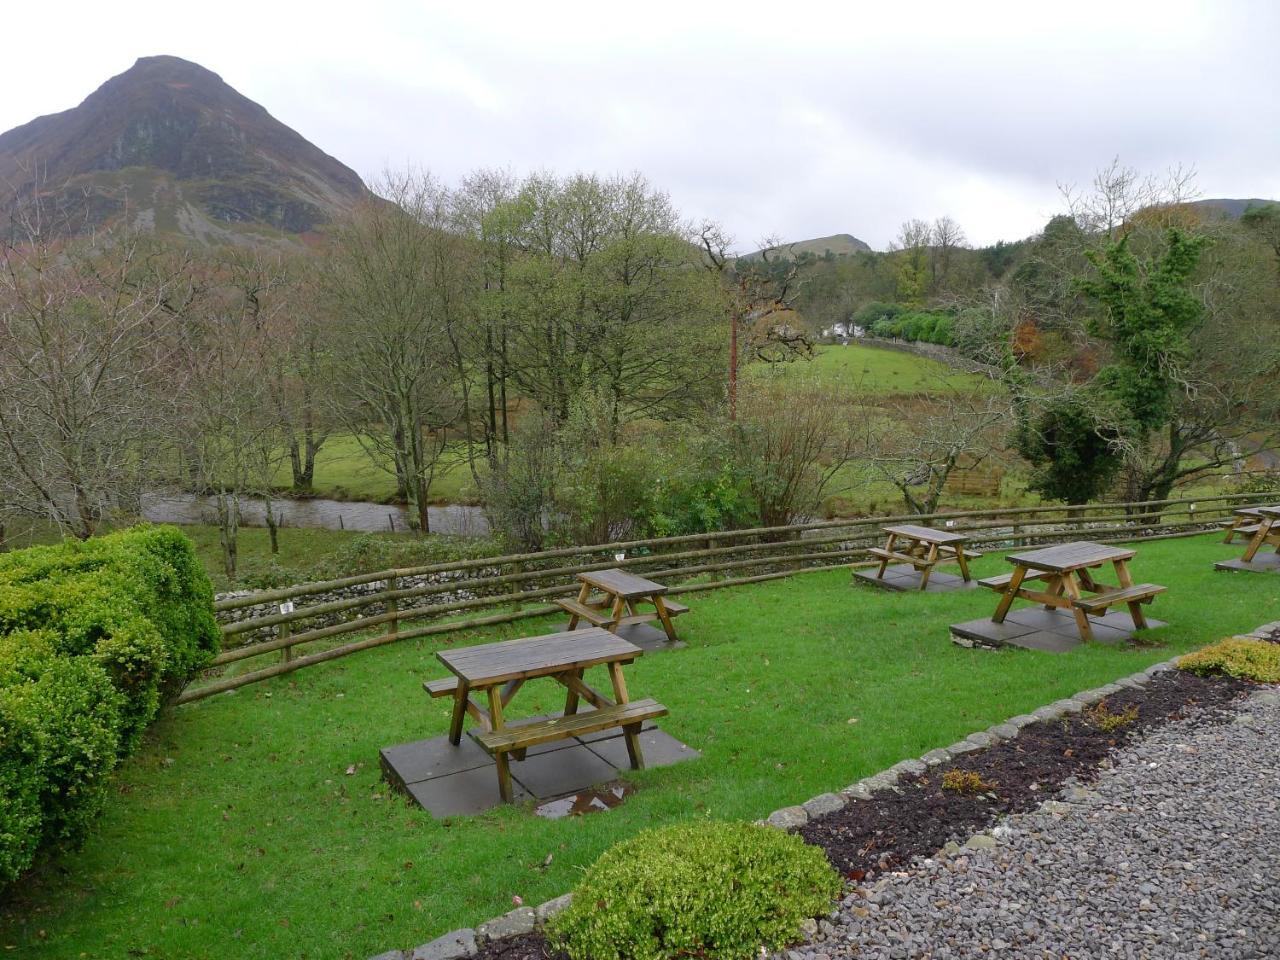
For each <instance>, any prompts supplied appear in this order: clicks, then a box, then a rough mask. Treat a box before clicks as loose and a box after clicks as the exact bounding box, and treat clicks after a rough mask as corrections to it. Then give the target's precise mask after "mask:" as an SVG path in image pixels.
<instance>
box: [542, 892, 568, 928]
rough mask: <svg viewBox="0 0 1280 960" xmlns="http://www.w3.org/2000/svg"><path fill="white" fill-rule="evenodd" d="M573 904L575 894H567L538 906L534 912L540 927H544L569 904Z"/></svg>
mask: <svg viewBox="0 0 1280 960" xmlns="http://www.w3.org/2000/svg"><path fill="white" fill-rule="evenodd" d="M571 903H573V894H572V893H565V894H561V895H560V896H558V897H556V898H555V899H554V900H548V901H547V902H546V903H541V904H539V905H538V908H537V910H535V911H534V914H535V916H536V919H537V921H538V926H540V927H541V926H544V925H545V924H546V922H547V921H548V920H550V919H551V918H552V917H554V916H555V915H556V914H557V913H559V912H560V911H561V910H564V909H565V908H566V907H568V906H569V904H571Z"/></svg>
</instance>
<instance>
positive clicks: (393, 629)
mask: <svg viewBox="0 0 1280 960" xmlns="http://www.w3.org/2000/svg"><path fill="white" fill-rule="evenodd" d="M399 583H400V578H399V577H397V576H396V575H395V574H394V573H393V574H392V575H391V576H389V577H387V592H388V593H395V591H396V587H397V586H398V585H399ZM387 613H389V614H391V619H390V620H388V621H387V633H389V634H394V633H399V632H400V616H399V614H400V601H399V600H397V599H396V598H395V597H391V598H390V599H388V600H387Z"/></svg>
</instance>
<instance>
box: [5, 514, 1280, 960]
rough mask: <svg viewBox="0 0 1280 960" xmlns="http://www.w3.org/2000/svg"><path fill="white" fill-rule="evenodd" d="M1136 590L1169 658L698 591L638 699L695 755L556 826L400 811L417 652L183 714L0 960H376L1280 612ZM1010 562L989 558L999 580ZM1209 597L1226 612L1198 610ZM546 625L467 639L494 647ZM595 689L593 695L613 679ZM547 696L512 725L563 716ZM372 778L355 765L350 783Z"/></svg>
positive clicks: (1151, 547)
mask: <svg viewBox="0 0 1280 960" xmlns="http://www.w3.org/2000/svg"><path fill="white" fill-rule="evenodd" d="M1139 551H1140V552H1139V555H1138V560H1137V561H1136V564H1135V574H1136V576H1137V577H1138V578H1139V579H1141V580H1144V581H1153V582H1157V583H1164V584H1167V585H1168V586H1169V588H1170V589H1169V593H1168V594H1167V595H1166V596H1162V597H1161V598H1160V599H1159V600H1158V601H1157V603H1156V607H1155V610H1154V613H1155V615H1157V616H1159V617H1160V618H1161V619H1165V620H1168V621H1169V622H1170V624H1171V626H1169V627H1166V628H1162V629H1161V630H1159V631H1156V632H1155V633H1154V634H1153V635H1152V639H1153V640H1154V641H1156V643H1157V645H1155V646H1149V647H1142V648H1136V649H1130V648H1124V649H1111V648H1106V647H1097V648H1087V649H1082V650H1079V651H1077V652H1074V653H1071V654H1067V655H1057V656H1055V655H1051V654H1037V653H1031V652H1027V651H1019V650H1008V651H1001V652H986V651H982V652H979V651H973V650H964V649H961V648H958V647H956V646H954V645H952V644H951V643H950V642H949V641H948V638H947V624H949V623H952V622H957V621H960V620H967V619H970V618H973V617H976V616H981V615H983V614H989V613H990V611H991V609H992V608H993V605H994V596H993V595H992V594H991V593H990V592H988V591H985V590H982V591H972V592H966V593H959V594H944V595H940V596H939V595H918V594H916V595H905V594H886V593H881V592H879V591H876V590H873V589H871V588H855V587H851V586H850V585H849V582H848V575H847V574H846V573H843V572H821V573H813V574H805V575H801V576H797V577H794V578H792V579H789V580H783V581H777V582H772V583H767V584H758V585H752V586H745V587H737V588H731V589H726V590H722V591H716V592H712V593H708V594H705V595H696V594H695V595H693V596H692V597H690V598H687V599H688V602H689V603H690V605H691V606H692V608H693V611H692V612H691V613H690V614H689V615H688V616H687V617H684V618H683V619H682V621H681V623H680V627H681V630H682V633H683V635H684V638H685V639H686V640H687V641H688V643H689V646H688V648H687V649H684V650H680V651H675V652H670V653H661V654H657V655H652V656H647V657H644V658H643V659H642V660H640V661H638V662H637V663H636V664H635V665H634V667H632V668H631V669H630V671H629V678H628V679H629V685H630V687H631V689H632V693H633V695H635V696H653V697H656V698H657V699H659V700H661V701H662V702H663V703H665V704H666V705H667V706H668V707H670V709H671V716H670V718H668V719H667V720H665V721H663V722H662V726H663V727H664V728H665V729H666V730H668V731H669V732H670V733H672V734H673V735H674V736H676V737H678V738H680V739H681V740H683V741H684V742H686V743H688V744H690V745H691V746H693V747H695V748H697V749H698V750H700V751H701V752H702V758H701V759H700V760H697V761H694V762H690V763H685V764H681V765H677V766H675V767H669V768H665V769H657V770H649V771H645V772H642V773H640V774H636V775H634V780H635V782H636V783H637V784H638V785H639V789H638V791H637V792H636V794H635V795H634V796H632V797H631V798H630V799H629V800H628V801H627V802H626V803H625V804H624V805H623V806H622V807H620V808H619V809H617V810H614V811H612V812H610V813H606V814H597V815H593V816H588V817H584V818H580V819H568V820H557V821H548V820H542V819H539V818H536V817H534V816H533V815H532V814H531V813H530V812H529V811H528V810H526V809H504V810H501V811H497V812H494V813H491V814H489V815H485V816H481V817H475V818H458V819H454V820H451V821H447V822H438V821H435V820H433V819H432V818H431V817H430V816H428V815H427V814H425V813H423V812H421V811H419V810H417V809H414V808H412V807H410V806H409V805H408V804H406V803H405V801H403V800H402V799H400V798H399V797H397V796H395V795H393V794H390V793H389V792H388V790H387V788H386V786H385V785H384V784H383V783H382V782H381V780H380V777H379V771H378V762H377V751H378V748H379V747H381V746H384V745H388V744H394V743H401V742H405V741H408V740H414V739H419V738H422V737H429V736H435V735H439V734H442V733H443V732H444V731H445V728H446V723H447V707H446V706H445V705H444V704H443V703H442V702H441V701H428V700H427V699H426V697H425V695H424V694H423V693H422V690H421V687H420V683H421V681H422V679H423V678H426V677H435V676H440V675H441V674H442V668H441V667H440V666H439V665H438V663H437V662H436V660H435V658H434V653H435V651H436V649H438V645H437V643H436V642H427V641H423V642H414V641H409V642H405V643H403V644H400V645H397V646H391V647H386V648H381V649H377V650H372V651H368V652H365V653H361V654H357V655H356V656H353V657H349V658H347V659H343V660H339V661H335V662H333V663H330V664H324V665H321V666H318V667H313V668H310V669H308V670H305V671H302V672H299V673H297V674H293V675H291V676H289V677H286V678H280V679H279V680H277V681H269V682H266V683H263V684H260V685H257V686H254V687H249V688H246V689H244V690H241V691H239V692H238V693H235V694H229V695H224V696H220V697H215V698H212V699H210V700H207V701H203V702H200V703H197V704H194V705H191V706H188V707H183V708H180V709H177V710H173V711H170V712H168V713H167V714H166V715H165V716H164V717H163V718H162V719H161V720H160V721H159V722H158V723H157V724H156V725H155V727H154V728H153V729H152V731H151V732H150V734H149V735H148V737H147V742H146V744H145V746H144V747H143V749H142V750H141V752H140V753H139V754H138V755H137V756H135V757H134V758H133V759H131V760H129V761H128V762H127V763H126V764H125V765H124V767H123V768H122V769H121V770H120V772H119V774H118V776H117V778H116V791H115V796H114V797H113V798H112V800H111V802H110V804H109V806H108V809H107V810H106V812H105V814H104V815H103V817H102V819H101V822H100V824H99V826H98V829H97V831H96V833H95V835H94V836H93V837H92V838H91V839H90V840H89V842H88V843H87V845H86V846H85V847H84V849H83V850H82V851H80V852H78V853H72V854H67V855H65V856H63V857H62V858H60V859H58V860H57V861H56V862H53V863H50V864H47V865H45V867H43V868H42V869H41V870H40V871H38V872H37V874H35V875H34V876H33V877H32V878H31V879H30V880H29V881H27V882H25V883H23V884H21V885H19V886H18V888H17V890H16V892H15V894H14V895H13V897H12V898H11V900H10V902H8V903H7V904H6V905H5V906H4V908H3V914H2V915H0V946H3V947H4V948H6V949H8V950H11V951H16V953H15V955H16V956H22V957H31V958H49V960H53V958H58V960H62V958H69V957H80V956H84V957H126V956H139V957H142V956H146V957H163V958H169V960H178V958H196V957H209V958H214V957H216V958H219V960H222V958H272V960H274V958H281V957H294V958H304V957H306V958H328V957H354V958H357V960H363V958H366V957H368V956H370V955H372V954H375V953H378V952H380V951H383V950H386V949H388V948H391V947H407V946H410V945H412V944H416V943H421V942H423V941H425V940H428V939H430V938H432V937H434V936H436V935H437V934H439V933H441V932H443V931H445V930H448V929H451V928H454V927H458V926H463V925H469V924H473V923H475V922H477V921H480V920H483V919H485V918H486V917H489V916H492V915H494V914H496V913H499V912H502V911H505V910H507V909H510V907H511V898H512V896H513V895H517V894H518V895H520V896H522V897H523V898H524V899H525V902H527V903H537V902H540V901H541V900H543V899H546V898H548V897H551V896H554V895H557V894H559V893H561V892H563V891H565V890H566V889H568V888H570V887H571V886H572V885H573V884H574V883H575V881H576V879H577V877H578V876H579V871H580V869H581V868H582V867H583V866H584V865H585V864H588V863H590V862H591V861H592V860H593V859H594V858H595V857H596V856H597V855H598V854H599V853H600V852H601V851H602V850H603V849H605V848H606V847H607V846H609V845H610V844H612V843H614V842H616V841H618V840H619V839H622V838H624V837H627V836H630V835H632V834H634V833H635V832H636V831H637V830H640V829H642V828H644V827H647V826H651V825H655V824H660V823H668V822H672V821H677V820H686V819H690V818H701V817H716V818H756V817H760V816H762V815H764V814H767V813H768V812H769V811H770V810H773V809H775V808H776V807H779V806H783V805H786V804H793V803H798V802H801V801H803V800H805V799H806V798H808V797H810V796H813V795H814V794H817V793H820V792H823V791H826V790H836V789H839V788H841V787H843V786H845V785H847V784H849V783H851V782H853V781H854V780H857V779H858V778H860V777H863V776H866V775H868V774H870V773H873V772H875V771H877V770H881V769H884V768H885V767H887V766H889V765H891V764H893V763H894V762H896V761H898V760H900V759H902V758H904V757H911V756H918V755H919V754H921V753H923V752H924V751H926V750H928V749H931V748H933V747H936V746H944V745H946V744H948V743H951V742H953V741H955V740H957V739H959V738H961V737H963V736H965V735H966V734H968V733H970V732H972V731H974V730H977V729H981V728H982V727H985V726H987V725H989V724H991V723H994V722H997V721H999V720H1002V719H1004V718H1006V717H1009V716H1011V715H1013V714H1016V713H1021V712H1024V711H1027V710H1030V709H1032V708H1034V707H1036V706H1039V705H1040V704H1043V703H1047V702H1049V701H1052V700H1055V699H1057V698H1059V697H1063V696H1066V695H1068V694H1071V693H1073V692H1075V691H1078V690H1081V689H1084V688H1087V687H1091V686H1096V685H1098V684H1101V683H1104V682H1107V681H1110V680H1113V679H1115V678H1117V677H1120V676H1122V675H1125V674H1128V673H1130V672H1132V671H1135V670H1138V669H1140V668H1142V667H1143V666H1146V665H1148V664H1150V663H1153V662H1155V661H1157V660H1162V659H1166V658H1167V657H1169V656H1170V655H1171V654H1173V653H1177V652H1181V651H1185V650H1188V649H1191V648H1194V647H1197V646H1200V645H1202V644H1204V643H1206V642H1208V641H1211V640H1214V639H1216V638H1218V637H1220V636H1222V635H1224V634H1230V633H1232V632H1238V631H1242V630H1245V629H1248V628H1252V627H1253V626H1255V625H1257V624H1259V623H1262V622H1265V621H1268V620H1275V619H1280V577H1270V576H1260V575H1259V576H1254V575H1246V574H1238V575H1229V574H1221V573H1215V572H1214V571H1213V570H1212V562H1213V561H1214V560H1215V559H1221V558H1225V557H1229V556H1233V555H1236V554H1237V553H1238V552H1239V547H1238V546H1226V545H1223V544H1222V543H1220V542H1219V541H1218V538H1217V537H1215V536H1206V537H1199V538H1194V539H1184V540H1170V541H1163V542H1156V543H1151V544H1145V545H1140V546H1139ZM1003 566H1005V565H1004V564H1003V562H1002V561H1001V559H1000V557H999V556H988V557H986V558H985V559H983V560H982V561H980V563H979V564H978V567H979V570H980V571H981V573H983V574H988V573H993V572H997V571H999V570H1000V569H1001V568H1002V567H1003ZM1209 597H1212V603H1208V602H1206V600H1207V598H1209ZM549 626H550V623H540V622H524V623H520V624H518V625H512V626H511V627H510V628H509V629H506V630H497V629H495V630H491V631H487V632H483V633H475V634H471V635H466V636H459V637H458V638H456V639H455V640H454V642H455V643H458V644H465V643H476V642H484V641H490V640H494V639H498V638H500V637H507V636H513V635H518V634H532V633H536V632H538V631H539V630H540V629H541V628H544V627H549ZM597 679H598V678H597ZM558 689H559V688H558V687H554V686H553V685H551V684H545V685H537V684H535V685H531V686H530V687H529V688H528V689H527V690H526V691H524V692H522V693H521V695H520V696H519V697H517V698H516V700H515V701H513V704H512V706H513V707H516V706H518V707H519V708H520V712H530V713H533V712H541V711H546V710H549V709H554V708H556V707H557V706H558V701H559V699H560V698H559V697H558V696H557V694H556V692H555V691H556V690H558ZM353 765H354V772H353V773H351V774H350V775H348V773H347V771H348V770H349V769H350V768H351V767H352V766H353Z"/></svg>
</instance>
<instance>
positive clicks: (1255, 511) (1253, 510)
mask: <svg viewBox="0 0 1280 960" xmlns="http://www.w3.org/2000/svg"><path fill="white" fill-rule="evenodd" d="M1267 510H1280V504H1272V505H1270V506H1268V505H1266V504H1259V505H1258V506H1256V507H1240V508H1239V509H1238V510H1232V511H1231V512H1232V514H1233V515H1235V516H1237V517H1260V516H1262V514H1263V513H1264V512H1266V511H1267Z"/></svg>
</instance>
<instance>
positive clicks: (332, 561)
mask: <svg viewBox="0 0 1280 960" xmlns="http://www.w3.org/2000/svg"><path fill="white" fill-rule="evenodd" d="M500 552H501V549H500V547H499V545H498V544H497V543H495V542H494V541H493V540H490V539H488V538H485V537H452V536H444V535H435V536H430V537H393V536H383V535H381V534H375V533H363V534H360V535H359V536H356V537H352V538H351V539H350V540H348V541H347V542H346V543H344V544H342V545H341V546H340V547H338V548H337V549H336V550H334V551H333V552H332V553H331V554H329V555H328V556H326V557H325V558H324V559H323V560H322V561H320V562H318V563H316V564H314V565H313V566H311V567H309V568H307V570H306V571H304V574H303V581H306V580H328V579H331V578H337V577H349V576H354V575H356V574H360V573H373V572H375V571H377V570H389V569H391V568H393V567H425V566H429V565H430V564H433V563H449V562H451V561H454V560H473V559H477V558H479V557H491V556H497V555H498V554H499V553H500ZM288 582H289V583H298V582H299V581H298V580H290V581H288Z"/></svg>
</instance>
